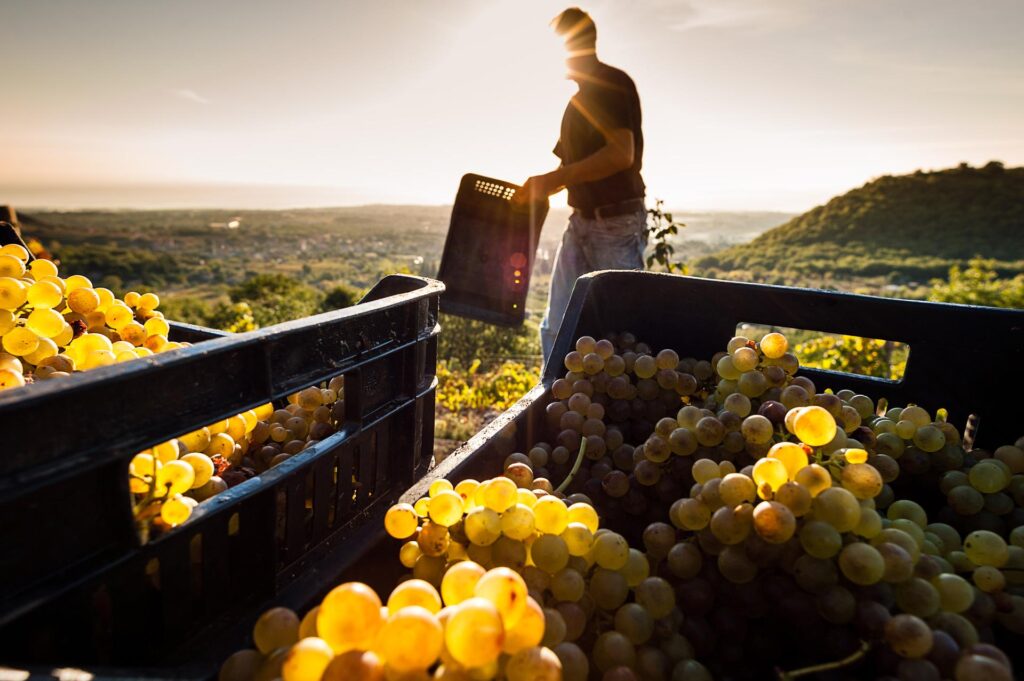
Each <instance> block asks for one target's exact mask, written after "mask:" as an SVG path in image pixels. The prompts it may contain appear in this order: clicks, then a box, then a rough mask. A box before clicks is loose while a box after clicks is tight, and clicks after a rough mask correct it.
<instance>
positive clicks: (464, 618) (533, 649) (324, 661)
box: [218, 561, 562, 681]
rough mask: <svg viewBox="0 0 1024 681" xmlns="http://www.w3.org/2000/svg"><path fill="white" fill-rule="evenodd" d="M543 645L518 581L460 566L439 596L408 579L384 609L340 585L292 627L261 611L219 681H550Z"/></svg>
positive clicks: (288, 618) (288, 614) (370, 594)
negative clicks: (249, 640) (247, 641)
mask: <svg viewBox="0 0 1024 681" xmlns="http://www.w3.org/2000/svg"><path fill="white" fill-rule="evenodd" d="M543 636H544V613H543V611H542V609H541V607H540V605H538V603H537V602H536V601H535V600H534V599H533V598H531V597H530V596H529V595H527V587H526V583H525V582H524V581H523V578H522V577H521V576H520V575H519V573H517V572H516V571H514V570H511V569H508V568H495V569H492V570H486V569H485V568H483V567H482V566H480V565H478V564H476V563H473V562H472V561H462V562H459V563H457V564H456V565H454V566H453V567H452V568H451V569H450V570H448V571H447V573H446V574H445V577H444V581H443V583H442V585H441V589H440V590H438V589H437V588H435V587H434V586H433V585H432V584H430V583H429V582H425V581H423V580H420V579H408V580H406V581H403V582H401V583H400V584H399V585H398V586H397V587H395V589H394V590H393V591H392V592H391V595H390V596H389V597H388V599H387V602H386V603H383V602H381V599H380V597H379V596H378V595H377V593H376V592H375V591H374V590H373V589H372V588H370V587H369V586H367V585H366V584H362V583H360V582H349V583H346V584H342V585H340V586H338V587H335V588H334V589H333V590H332V591H331V592H330V593H328V594H327V596H326V597H325V598H324V599H323V601H322V602H321V603H320V604H319V605H317V606H316V607H314V608H313V609H311V610H310V611H309V612H307V613H306V615H305V616H304V617H303V618H301V619H300V618H299V617H298V616H297V615H296V614H295V613H294V612H293V611H291V610H288V609H287V608H274V609H272V610H268V611H267V612H265V613H264V614H263V615H262V616H261V617H260V618H259V619H258V620H257V621H256V624H255V626H254V628H253V642H254V645H255V647H254V648H252V649H248V650H241V651H239V652H237V653H235V654H234V655H232V656H231V657H230V658H228V659H227V661H225V663H224V664H223V666H222V667H221V670H220V675H219V677H218V680H219V681H251V680H253V679H256V680H261V679H266V680H267V681H270V680H271V679H275V678H280V679H281V680H282V681H384V680H385V679H396V678H398V679H407V680H409V681H413V680H417V679H423V680H426V679H430V678H433V679H506V680H507V681H557V680H559V679H561V678H562V666H561V662H560V661H559V658H558V657H557V656H556V655H555V654H554V653H553V652H552V651H551V650H550V649H549V648H547V647H544V646H542V645H541V641H542V638H543ZM431 671H432V672H433V673H432V674H431V673H430V672H431Z"/></svg>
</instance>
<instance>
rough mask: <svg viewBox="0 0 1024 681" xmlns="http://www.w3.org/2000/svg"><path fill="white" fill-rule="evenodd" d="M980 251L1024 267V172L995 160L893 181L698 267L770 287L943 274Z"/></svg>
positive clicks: (1003, 264)
mask: <svg viewBox="0 0 1024 681" xmlns="http://www.w3.org/2000/svg"><path fill="white" fill-rule="evenodd" d="M976 255H980V256H982V257H986V258H993V259H995V260H997V261H998V263H997V269H999V270H1001V271H1002V272H1003V273H1006V274H1009V273H1015V272H1020V271H1024V168H1004V167H1003V165H1002V164H1001V163H998V162H995V161H993V162H991V163H989V164H987V165H985V166H984V167H980V168H973V167H971V166H968V165H966V164H962V165H960V166H959V167H957V168H952V169H949V170H941V171H937V172H923V171H918V172H916V173H913V174H911V175H900V176H891V175H886V176H883V177H881V178H878V179H877V180H874V181H872V182H869V183H867V184H866V185H864V186H863V187H860V188H858V189H854V190H852V191H849V192H847V193H846V194H843V195H842V196H838V197H836V198H834V199H832V200H831V201H829V202H828V203H826V204H825V205H823V206H818V207H817V208H814V209H813V210H810V211H808V212H806V213H804V214H803V215H800V216H798V217H795V218H793V219H792V220H790V221H789V222H786V223H785V224H783V225H781V226H779V227H776V228H775V229H771V230H769V231H767V232H765V233H764V234H762V235H760V236H759V237H757V238H756V239H754V240H753V241H750V242H748V243H745V244H742V245H738V246H732V247H730V248H727V249H725V250H722V251H719V252H718V253H715V254H713V255H709V256H705V257H703V258H700V259H699V260H697V261H696V262H695V263H694V271H695V272H696V273H699V274H706V275H710V276H717V277H723V278H735V279H747V280H755V281H767V282H772V283H787V284H796V283H808V282H811V283H815V282H816V283H819V284H820V283H827V282H828V281H831V280H843V279H872V278H873V279H876V280H878V279H881V280H882V281H884V282H886V283H897V284H902V283H906V282H911V281H927V280H928V279H930V278H932V277H944V276H945V275H946V273H947V271H948V269H949V266H950V265H952V264H954V263H957V262H962V261H965V260H967V259H969V258H971V257H973V256H976Z"/></svg>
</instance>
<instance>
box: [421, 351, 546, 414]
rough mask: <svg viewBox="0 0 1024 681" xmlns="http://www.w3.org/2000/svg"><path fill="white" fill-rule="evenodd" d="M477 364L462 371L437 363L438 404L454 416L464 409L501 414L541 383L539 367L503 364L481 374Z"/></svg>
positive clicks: (446, 364)
mask: <svg viewBox="0 0 1024 681" xmlns="http://www.w3.org/2000/svg"><path fill="white" fill-rule="evenodd" d="M480 366H481V363H480V361H479V360H476V361H474V362H472V363H471V364H470V365H469V366H468V367H467V368H463V367H462V365H460V364H459V362H457V361H456V362H447V361H444V360H441V361H439V362H438V363H437V403H438V405H439V406H441V407H443V408H445V409H447V410H449V411H453V412H459V411H463V410H466V409H472V410H480V409H495V410H497V411H504V410H506V409H508V408H509V407H511V406H512V405H513V404H515V403H516V401H518V400H519V398H520V397H522V396H523V395H525V394H526V392H527V391H528V390H529V389H530V388H532V387H533V386H535V385H537V382H538V381H540V367H539V366H538V365H536V364H534V365H530V366H527V365H526V364H523V363H521V362H513V361H505V362H502V363H501V364H498V365H497V366H495V367H494V368H492V369H490V370H488V371H480Z"/></svg>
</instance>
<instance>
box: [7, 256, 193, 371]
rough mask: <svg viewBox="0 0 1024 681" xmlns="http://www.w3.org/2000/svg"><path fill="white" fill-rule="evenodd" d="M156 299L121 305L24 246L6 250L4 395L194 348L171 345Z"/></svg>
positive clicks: (132, 295)
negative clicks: (36, 383)
mask: <svg viewBox="0 0 1024 681" xmlns="http://www.w3.org/2000/svg"><path fill="white" fill-rule="evenodd" d="M159 305H160V298H159V296H157V295H156V294H155V293H144V294H140V293H136V292H134V291H130V292H128V293H126V294H125V295H124V299H123V300H121V299H118V298H116V297H115V296H114V294H113V292H111V291H110V290H109V289H105V288H102V287H93V285H92V282H91V281H89V279H88V278H87V277H83V276H81V275H78V274H74V275H71V276H69V277H67V278H62V277H60V276H59V273H58V270H57V265H55V264H54V263H53V261H51V260H46V259H44V258H36V259H35V260H31V261H29V253H28V251H27V250H25V248H24V247H22V246H20V245H18V244H8V245H6V246H3V247H2V248H0V344H2V347H3V353H0V390H6V389H10V388H19V387H22V386H24V385H25V384H26V383H31V382H33V381H37V380H46V379H51V378H59V377H62V376H68V375H70V374H71V373H73V372H75V371H84V370H87V369H94V368H96V367H101V366H108V365H110V364H115V363H117V362H125V361H129V360H133V359H137V358H139V357H146V356H148V355H152V354H153V353H157V352H165V351H167V350H174V349H175V348H180V347H184V346H186V345H188V343H178V342H175V341H170V340H168V338H167V334H168V332H169V331H170V326H169V325H168V323H167V321H166V320H165V319H164V316H163V313H162V312H160V311H159V310H157V307H158V306H159Z"/></svg>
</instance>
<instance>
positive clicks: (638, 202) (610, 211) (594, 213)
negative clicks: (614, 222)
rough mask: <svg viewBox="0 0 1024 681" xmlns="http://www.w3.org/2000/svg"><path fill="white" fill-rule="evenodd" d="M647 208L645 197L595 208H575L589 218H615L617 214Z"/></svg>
mask: <svg viewBox="0 0 1024 681" xmlns="http://www.w3.org/2000/svg"><path fill="white" fill-rule="evenodd" d="M646 208H647V204H646V203H645V201H644V199H643V198H638V199H626V200H625V201H619V202H618V203H609V204H606V205H604V206H597V207H595V208H573V210H575V211H576V212H577V213H579V214H580V215H582V216H583V217H585V218H586V219H588V220H594V219H596V218H613V217H615V216H617V215H626V214H627V213H635V212H637V211H640V210H644V209H646Z"/></svg>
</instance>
